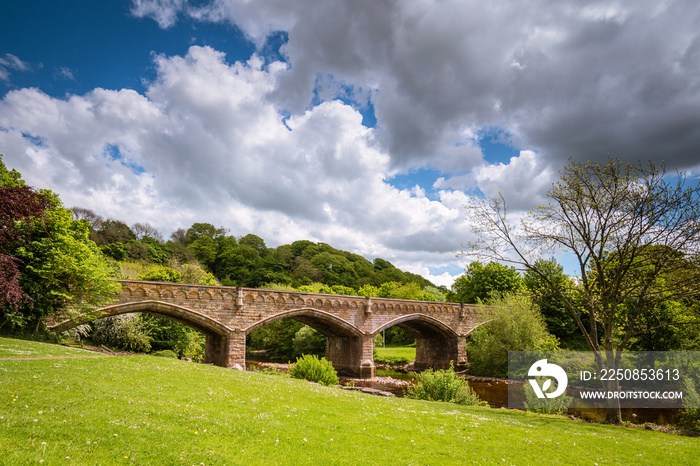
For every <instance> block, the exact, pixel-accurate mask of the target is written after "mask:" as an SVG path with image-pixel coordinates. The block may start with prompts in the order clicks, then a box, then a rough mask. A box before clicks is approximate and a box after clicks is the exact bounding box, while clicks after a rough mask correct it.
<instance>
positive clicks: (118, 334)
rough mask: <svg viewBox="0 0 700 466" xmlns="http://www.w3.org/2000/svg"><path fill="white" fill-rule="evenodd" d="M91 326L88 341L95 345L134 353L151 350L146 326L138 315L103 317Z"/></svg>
mask: <svg viewBox="0 0 700 466" xmlns="http://www.w3.org/2000/svg"><path fill="white" fill-rule="evenodd" d="M92 325H93V332H92V335H91V337H90V339H91V340H92V342H93V343H94V344H96V345H104V346H108V347H111V348H117V349H121V350H125V351H135V352H148V351H150V350H151V337H150V336H149V334H148V325H147V323H146V322H145V321H144V320H143V319H141V317H140V316H139V315H138V314H120V315H116V316H111V317H105V318H103V319H98V320H96V321H95V322H93V324H92Z"/></svg>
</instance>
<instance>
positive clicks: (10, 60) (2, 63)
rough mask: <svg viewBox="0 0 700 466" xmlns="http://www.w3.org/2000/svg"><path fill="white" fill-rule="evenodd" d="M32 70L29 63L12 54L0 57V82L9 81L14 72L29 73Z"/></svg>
mask: <svg viewBox="0 0 700 466" xmlns="http://www.w3.org/2000/svg"><path fill="white" fill-rule="evenodd" d="M30 69H31V67H30V66H29V63H27V62H25V61H22V60H20V59H19V58H17V57H16V56H14V55H12V54H11V53H6V54H5V56H4V57H0V81H9V80H10V73H11V72H12V71H29V70H30Z"/></svg>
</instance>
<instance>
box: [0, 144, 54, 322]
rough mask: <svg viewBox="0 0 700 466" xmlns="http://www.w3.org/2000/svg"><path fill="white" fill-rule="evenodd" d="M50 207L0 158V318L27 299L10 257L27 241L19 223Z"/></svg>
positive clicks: (40, 214) (14, 263) (13, 260)
mask: <svg viewBox="0 0 700 466" xmlns="http://www.w3.org/2000/svg"><path fill="white" fill-rule="evenodd" d="M48 207H49V204H48V199H47V198H45V197H44V196H42V195H40V194H38V193H36V192H35V191H34V190H33V189H32V188H30V187H28V186H24V182H23V181H22V179H21V177H20V174H19V172H17V171H16V170H12V171H8V170H7V168H6V167H5V164H4V163H3V162H2V156H1V155H0V316H3V315H4V317H5V319H6V318H7V316H8V315H9V314H6V313H5V312H4V311H3V309H5V307H6V306H7V307H8V308H9V307H17V306H19V305H20V303H21V301H22V300H23V299H26V298H28V296H27V294H26V293H25V292H24V291H23V290H22V287H21V286H20V283H19V277H20V271H19V268H18V262H19V260H18V259H17V258H16V257H14V256H12V255H11V252H12V251H14V250H15V249H16V248H17V247H18V246H19V245H23V244H25V243H26V241H27V240H28V239H30V238H27V237H22V235H20V232H19V230H18V228H17V222H18V221H26V220H30V219H31V218H40V217H42V216H43V215H44V212H45V210H46V209H47V208H48Z"/></svg>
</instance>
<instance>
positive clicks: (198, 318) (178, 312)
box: [50, 300, 231, 336]
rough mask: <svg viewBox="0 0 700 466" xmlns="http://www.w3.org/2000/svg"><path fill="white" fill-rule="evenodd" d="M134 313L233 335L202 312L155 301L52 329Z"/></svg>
mask: <svg viewBox="0 0 700 466" xmlns="http://www.w3.org/2000/svg"><path fill="white" fill-rule="evenodd" d="M133 312H147V313H149V314H155V315H159V316H163V317H167V318H169V319H173V320H176V321H178V322H181V323H183V324H185V325H188V326H190V327H192V328H194V329H196V330H199V331H200V332H202V333H204V334H205V335H207V334H216V335H221V336H226V335H228V334H229V333H231V329H230V328H228V327H227V326H225V325H224V324H222V323H220V322H217V321H216V320H214V319H212V318H211V317H208V316H206V315H204V314H202V313H200V312H197V311H193V310H192V309H188V308H186V307H182V306H178V305H176V304H171V303H165V302H162V301H153V300H150V301H139V302H132V303H126V304H115V305H112V306H106V307H103V308H100V309H99V311H98V312H89V313H85V314H81V315H79V316H77V317H74V318H72V319H69V320H64V321H63V322H60V323H58V324H56V325H54V326H52V327H50V329H51V330H53V331H54V332H56V333H60V332H65V331H66V330H69V329H71V328H73V327H77V326H78V325H82V324H86V323H88V322H92V321H94V320H98V319H102V318H105V317H110V316H116V315H119V314H130V313H133Z"/></svg>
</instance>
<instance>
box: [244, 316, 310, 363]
mask: <svg viewBox="0 0 700 466" xmlns="http://www.w3.org/2000/svg"><path fill="white" fill-rule="evenodd" d="M303 326H304V324H302V323H301V322H299V321H296V320H293V319H280V320H276V321H274V322H272V323H270V324H268V325H265V326H264V327H261V328H259V329H257V330H255V331H254V332H252V333H250V334H249V335H248V336H247V346H248V347H249V348H250V349H253V350H265V351H266V352H267V354H268V355H269V356H270V357H271V358H272V359H276V360H281V361H288V360H289V359H291V358H293V357H294V354H295V353H294V337H295V335H296V333H297V332H298V331H299V330H301V328H302V327H303Z"/></svg>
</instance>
